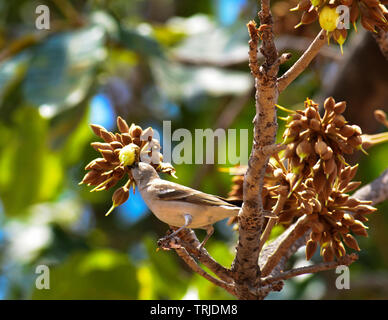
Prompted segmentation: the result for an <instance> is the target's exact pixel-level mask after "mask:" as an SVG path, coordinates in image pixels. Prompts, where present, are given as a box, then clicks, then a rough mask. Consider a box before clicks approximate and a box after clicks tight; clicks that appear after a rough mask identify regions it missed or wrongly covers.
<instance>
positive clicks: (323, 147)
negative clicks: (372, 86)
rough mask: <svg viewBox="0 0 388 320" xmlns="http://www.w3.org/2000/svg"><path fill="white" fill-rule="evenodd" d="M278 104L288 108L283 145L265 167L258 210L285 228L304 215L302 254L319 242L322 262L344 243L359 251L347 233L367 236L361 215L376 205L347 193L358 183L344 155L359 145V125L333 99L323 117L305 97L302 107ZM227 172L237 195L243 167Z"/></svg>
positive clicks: (310, 251) (339, 252) (337, 253)
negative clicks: (307, 230) (305, 239)
mask: <svg viewBox="0 0 388 320" xmlns="http://www.w3.org/2000/svg"><path fill="white" fill-rule="evenodd" d="M278 107H279V108H281V109H282V110H285V111H287V112H288V113H289V116H288V117H287V118H283V120H286V121H287V129H286V130H285V132H284V135H283V137H284V141H283V143H284V144H286V145H287V147H286V149H285V151H282V152H280V153H279V155H274V156H273V157H272V158H271V159H270V162H269V164H268V166H267V170H266V174H265V176H264V186H263V192H262V196H263V209H264V210H271V211H272V212H275V213H276V214H277V216H278V219H277V224H281V225H283V226H285V227H288V226H289V225H291V224H292V223H293V222H295V221H296V220H297V219H299V218H300V217H302V216H306V219H305V221H306V222H305V223H306V225H307V226H308V227H309V228H310V229H311V233H310V238H309V240H308V242H307V244H306V258H307V259H310V258H311V257H312V256H313V254H314V252H315V251H316V249H317V248H318V245H319V246H320V248H321V249H320V254H321V256H322V257H323V259H324V261H332V260H333V259H334V257H337V258H340V257H342V256H343V255H344V254H345V253H346V249H345V246H344V244H345V245H346V246H347V247H349V248H351V249H354V250H360V248H359V246H358V243H357V240H356V239H355V238H354V236H353V235H352V234H355V235H361V236H367V231H366V229H367V227H366V226H365V225H364V223H365V222H366V221H368V218H367V217H366V215H368V214H370V213H373V212H374V211H375V210H376V209H375V208H373V207H372V206H371V202H369V201H361V200H358V199H355V198H352V197H350V196H349V193H350V192H352V191H354V190H355V189H356V188H358V187H359V185H360V182H356V181H352V179H353V178H354V176H355V174H356V172H357V166H353V167H352V166H350V165H348V164H347V163H346V162H345V159H344V157H343V156H344V155H345V154H351V153H353V152H354V150H362V146H361V144H362V139H361V129H360V128H359V127H358V126H355V125H349V124H348V123H347V121H346V120H345V118H344V117H343V115H342V113H343V112H344V110H345V108H346V103H345V102H339V103H336V102H335V101H334V99H333V98H328V99H326V101H325V103H324V115H323V116H322V117H321V116H320V114H319V111H318V105H317V104H316V103H314V101H312V100H310V99H307V100H306V101H305V103H304V110H297V111H292V110H288V109H285V108H283V107H280V106H278ZM280 155H281V156H280ZM231 173H234V174H237V175H236V176H234V177H233V182H234V185H233V187H232V190H231V192H230V193H229V197H230V198H233V199H234V200H236V199H238V198H239V197H240V199H241V198H242V193H243V173H244V170H243V167H240V168H239V169H238V170H237V169H236V168H234V169H233V170H232V172H231ZM280 200H281V201H280Z"/></svg>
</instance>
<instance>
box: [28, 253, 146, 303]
mask: <svg viewBox="0 0 388 320" xmlns="http://www.w3.org/2000/svg"><path fill="white" fill-rule="evenodd" d="M138 290H139V283H138V280H137V277H136V269H135V267H134V266H133V264H132V263H131V261H130V260H129V257H128V256H127V255H125V254H122V253H118V252H115V251H113V250H108V249H105V250H95V251H91V252H88V253H81V252H79V253H76V254H73V255H72V256H71V257H70V258H68V260H67V261H65V262H64V263H63V264H61V265H58V266H56V267H51V268H50V290H38V289H35V290H34V291H33V293H32V296H31V297H32V299H65V300H67V299H72V300H73V299H75V300H76V299H136V298H137V296H138Z"/></svg>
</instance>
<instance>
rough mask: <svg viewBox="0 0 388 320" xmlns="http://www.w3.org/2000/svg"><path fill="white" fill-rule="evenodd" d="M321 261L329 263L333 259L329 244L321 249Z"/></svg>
mask: <svg viewBox="0 0 388 320" xmlns="http://www.w3.org/2000/svg"><path fill="white" fill-rule="evenodd" d="M322 256H323V261H325V262H330V261H333V259H334V250H333V247H332V246H331V244H329V245H328V246H327V247H325V248H323V249H322Z"/></svg>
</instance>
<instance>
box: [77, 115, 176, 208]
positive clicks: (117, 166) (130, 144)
mask: <svg viewBox="0 0 388 320" xmlns="http://www.w3.org/2000/svg"><path fill="white" fill-rule="evenodd" d="M90 127H91V128H92V130H93V132H94V134H95V135H96V136H98V137H100V138H101V139H102V140H103V141H104V142H92V143H91V146H92V147H93V148H94V149H95V150H96V151H98V152H100V154H101V156H102V157H100V158H97V159H94V160H92V161H91V162H90V163H89V164H88V165H87V166H86V167H85V170H88V171H89V172H88V173H86V175H85V176H84V178H83V179H82V181H81V182H80V184H86V185H87V186H94V188H93V189H92V190H91V192H93V191H103V190H108V189H110V188H112V187H114V186H115V185H116V184H117V182H118V181H120V180H121V179H123V178H124V177H127V178H128V180H127V182H126V183H125V184H124V186H122V187H120V188H118V189H117V190H116V191H115V192H114V193H113V196H112V201H113V205H112V207H111V208H110V210H109V211H108V212H107V214H106V215H108V214H109V213H111V212H112V211H113V210H114V208H116V207H118V206H120V205H121V204H123V203H124V202H126V201H127V200H128V197H129V189H130V188H131V187H132V189H133V192H135V181H134V179H133V177H132V173H131V170H130V166H132V165H134V164H136V163H137V162H139V161H144V162H147V163H149V164H151V165H152V166H153V167H154V168H155V169H156V171H159V172H164V173H168V174H170V175H172V176H174V177H175V169H174V167H173V166H172V165H171V164H170V163H164V162H163V156H162V154H161V153H160V152H159V151H160V149H161V147H160V144H159V141H158V140H157V139H155V138H154V130H153V129H152V128H151V127H148V128H147V129H144V130H143V129H142V128H141V127H139V126H137V125H135V124H132V125H131V126H128V124H127V122H126V121H125V120H124V119H122V118H121V117H118V118H117V128H118V129H119V131H120V133H115V134H114V133H112V132H110V131H108V130H106V129H105V128H104V127H102V126H100V125H96V124H92V125H91V126H90Z"/></svg>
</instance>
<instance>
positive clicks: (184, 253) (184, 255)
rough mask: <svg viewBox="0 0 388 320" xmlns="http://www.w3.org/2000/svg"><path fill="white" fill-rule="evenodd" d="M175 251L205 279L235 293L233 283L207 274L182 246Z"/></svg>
mask: <svg viewBox="0 0 388 320" xmlns="http://www.w3.org/2000/svg"><path fill="white" fill-rule="evenodd" d="M175 251H176V253H177V254H178V255H179V257H181V259H182V260H183V261H184V262H185V263H186V264H187V265H188V266H189V267H190V268H191V269H192V270H193V271H194V272H196V273H198V274H199V275H201V276H202V277H204V278H205V279H207V280H209V281H210V282H212V283H213V284H215V285H216V286H218V287H221V288H223V289H225V290H226V291H228V292H229V293H230V294H232V295H236V293H235V290H234V285H233V284H230V283H227V282H225V281H222V280H219V279H216V278H214V277H213V276H211V275H210V274H208V273H207V272H206V271H205V270H203V269H202V268H201V267H200V266H199V265H198V264H197V263H196V261H195V259H194V258H193V257H192V256H190V254H189V253H188V252H187V251H186V249H185V248H184V247H182V248H175Z"/></svg>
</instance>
